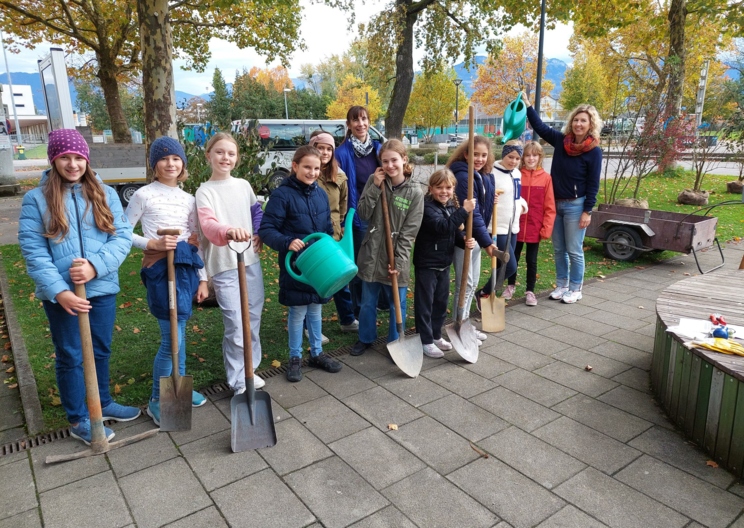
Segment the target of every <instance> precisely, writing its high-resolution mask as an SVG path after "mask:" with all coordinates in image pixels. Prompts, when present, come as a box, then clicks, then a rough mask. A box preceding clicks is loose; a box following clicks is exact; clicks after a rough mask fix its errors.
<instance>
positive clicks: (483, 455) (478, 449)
mask: <svg viewBox="0 0 744 528" xmlns="http://www.w3.org/2000/svg"><path fill="white" fill-rule="evenodd" d="M470 447H471V448H472V449H473V451H475V452H476V453H478V454H479V455H480V456H482V457H483V458H488V453H486V452H485V451H483V450H482V449H481V448H480V447H478V446H477V445H475V444H474V443H473V442H470Z"/></svg>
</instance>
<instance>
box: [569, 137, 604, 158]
mask: <svg viewBox="0 0 744 528" xmlns="http://www.w3.org/2000/svg"><path fill="white" fill-rule="evenodd" d="M575 139H576V136H574V135H573V133H570V134H568V135H566V136H564V138H563V148H564V149H565V150H566V154H568V155H569V156H579V155H580V154H583V153H584V152H589V151H590V150H592V149H593V148H594V147H596V146H598V145H599V141H597V140H596V139H594V138H593V137H592V136H586V138H584V141H582V142H581V143H574V140H575Z"/></svg>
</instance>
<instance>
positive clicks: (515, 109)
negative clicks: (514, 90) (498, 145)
mask: <svg viewBox="0 0 744 528" xmlns="http://www.w3.org/2000/svg"><path fill="white" fill-rule="evenodd" d="M526 122H527V107H526V106H525V104H524V101H522V96H521V93H520V94H519V95H517V98H516V99H514V100H513V101H512V102H511V103H509V104H508V105H507V107H506V110H504V123H503V128H504V137H502V138H501V142H502V143H506V142H507V141H509V140H510V139H517V138H519V136H521V135H522V133H523V132H524V126H525V123H526Z"/></svg>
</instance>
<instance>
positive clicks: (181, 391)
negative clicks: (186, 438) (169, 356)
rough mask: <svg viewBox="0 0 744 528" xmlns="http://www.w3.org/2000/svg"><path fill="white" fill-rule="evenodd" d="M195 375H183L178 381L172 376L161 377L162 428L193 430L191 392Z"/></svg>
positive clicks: (168, 429) (167, 429)
mask: <svg viewBox="0 0 744 528" xmlns="http://www.w3.org/2000/svg"><path fill="white" fill-rule="evenodd" d="M193 389H194V377H193V376H181V379H180V383H176V381H175V380H174V379H173V377H172V376H168V377H162V378H160V430H161V431H190V430H191V392H192V391H193Z"/></svg>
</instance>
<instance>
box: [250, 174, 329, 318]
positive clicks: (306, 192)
mask: <svg viewBox="0 0 744 528" xmlns="http://www.w3.org/2000/svg"><path fill="white" fill-rule="evenodd" d="M310 233H327V234H329V235H331V236H333V224H331V208H330V206H329V205H328V196H327V195H326V193H325V192H324V191H323V189H321V188H319V187H318V184H317V183H316V182H313V183H312V184H310V185H306V184H304V183H302V182H301V181H299V180H298V179H297V177H296V176H295V175H294V174H292V175H290V177H289V178H285V179H284V181H283V182H282V184H281V185H280V186H279V187H278V188H277V189H276V190H275V191H274V192H272V193H271V198H270V199H269V201H268V202H267V203H266V209H265V210H264V214H263V219H262V220H261V227H260V228H259V230H258V236H260V237H261V240H263V242H264V243H265V244H266V245H267V246H269V247H270V248H271V249H274V250H276V251H278V252H279V302H280V303H281V304H283V305H284V306H306V305H308V304H323V303H326V302H328V298H322V297H320V295H318V292H316V291H315V288H313V287H312V286H310V285H308V284H305V283H303V282H299V281H296V280H294V279H293V278H292V277H291V276H290V275H289V273H287V269H286V268H285V266H284V262H285V259H286V257H287V253H288V252H289V244H291V243H292V241H293V240H294V239H296V238H299V239H300V240H302V239H303V238H305V237H306V236H307V235H309V234H310ZM295 271H297V270H295Z"/></svg>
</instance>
